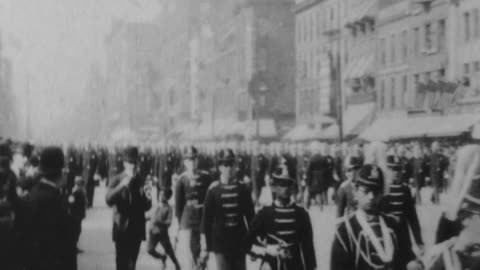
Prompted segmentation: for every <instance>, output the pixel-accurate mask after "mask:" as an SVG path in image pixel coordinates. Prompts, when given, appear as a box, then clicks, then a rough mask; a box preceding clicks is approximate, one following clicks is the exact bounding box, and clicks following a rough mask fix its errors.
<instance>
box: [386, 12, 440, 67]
mask: <svg viewBox="0 0 480 270" xmlns="http://www.w3.org/2000/svg"><path fill="white" fill-rule="evenodd" d="M410 37H411V39H410V40H411V42H409V37H408V32H407V30H403V31H402V32H400V33H392V34H391V35H390V36H387V37H383V38H381V39H380V41H379V43H380V44H379V46H380V57H379V58H380V64H381V65H387V64H392V63H405V62H406V61H407V59H408V57H410V56H418V55H419V54H421V53H425V54H432V53H436V52H441V51H443V50H444V49H445V47H446V20H445V19H440V20H438V21H437V22H435V23H433V22H429V23H426V24H425V25H423V27H415V28H413V29H412V30H411V31H410ZM409 43H410V52H411V53H409Z"/></svg>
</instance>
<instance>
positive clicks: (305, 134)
mask: <svg viewBox="0 0 480 270" xmlns="http://www.w3.org/2000/svg"><path fill="white" fill-rule="evenodd" d="M283 139H285V140H289V141H307V140H317V139H322V129H321V128H320V127H319V126H316V125H309V124H302V125H297V126H296V127H294V128H293V129H292V130H290V131H289V132H288V133H287V134H285V136H283Z"/></svg>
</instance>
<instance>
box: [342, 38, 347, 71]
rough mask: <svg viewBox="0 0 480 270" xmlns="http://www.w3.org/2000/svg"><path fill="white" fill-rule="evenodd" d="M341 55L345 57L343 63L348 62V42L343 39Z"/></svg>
mask: <svg viewBox="0 0 480 270" xmlns="http://www.w3.org/2000/svg"><path fill="white" fill-rule="evenodd" d="M343 55H344V57H345V60H344V61H345V65H347V64H348V43H347V40H345V43H344V50H343Z"/></svg>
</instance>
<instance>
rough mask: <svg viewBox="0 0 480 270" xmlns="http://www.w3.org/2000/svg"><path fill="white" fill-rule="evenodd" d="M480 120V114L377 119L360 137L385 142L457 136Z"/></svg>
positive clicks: (467, 130)
mask: <svg viewBox="0 0 480 270" xmlns="http://www.w3.org/2000/svg"><path fill="white" fill-rule="evenodd" d="M479 121H480V114H455V115H436V116H433V115H425V116H418V117H410V118H385V119H377V120H375V122H373V124H372V125H371V126H370V127H369V128H367V129H366V130H365V131H364V132H363V133H362V134H361V135H360V137H361V138H362V139H365V140H369V141H385V142H387V141H391V140H401V139H411V138H421V137H429V138H438V137H456V136H459V135H461V134H462V133H466V132H469V131H470V129H471V128H473V126H474V125H475V124H477V123H478V122H479Z"/></svg>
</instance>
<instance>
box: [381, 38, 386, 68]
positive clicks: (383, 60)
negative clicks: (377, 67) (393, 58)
mask: <svg viewBox="0 0 480 270" xmlns="http://www.w3.org/2000/svg"><path fill="white" fill-rule="evenodd" d="M380 64H381V65H382V66H384V65H386V64H387V42H386V40H385V38H382V39H381V40H380Z"/></svg>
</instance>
